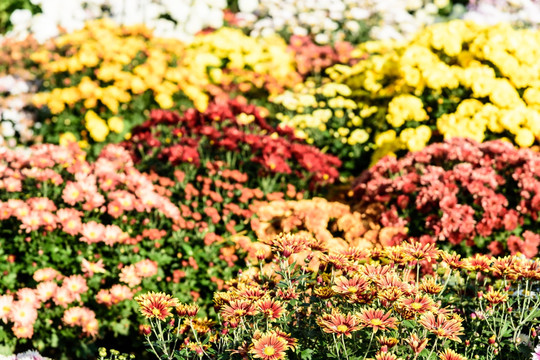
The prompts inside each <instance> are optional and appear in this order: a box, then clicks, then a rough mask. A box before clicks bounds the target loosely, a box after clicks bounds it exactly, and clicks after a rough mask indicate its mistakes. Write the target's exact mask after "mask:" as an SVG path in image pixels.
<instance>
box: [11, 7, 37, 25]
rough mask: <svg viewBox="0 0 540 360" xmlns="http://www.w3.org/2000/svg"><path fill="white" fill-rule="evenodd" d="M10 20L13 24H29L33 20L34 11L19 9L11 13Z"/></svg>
mask: <svg viewBox="0 0 540 360" xmlns="http://www.w3.org/2000/svg"><path fill="white" fill-rule="evenodd" d="M9 20H10V21H11V23H12V24H13V26H21V25H22V26H27V25H28V23H30V20H32V12H31V11H30V10H28V9H17V10H15V11H14V12H13V13H12V14H11V16H10V17H9Z"/></svg>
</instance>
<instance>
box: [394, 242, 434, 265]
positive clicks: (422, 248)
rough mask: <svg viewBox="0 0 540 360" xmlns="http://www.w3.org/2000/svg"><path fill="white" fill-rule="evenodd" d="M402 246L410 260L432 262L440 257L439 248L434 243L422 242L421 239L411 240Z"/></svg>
mask: <svg viewBox="0 0 540 360" xmlns="http://www.w3.org/2000/svg"><path fill="white" fill-rule="evenodd" d="M401 248H402V251H403V253H404V254H405V255H406V256H408V257H409V259H410V260H416V261H421V260H426V261H428V262H432V261H435V260H437V259H438V258H439V250H438V249H437V246H436V245H435V244H433V243H428V244H422V243H421V242H419V241H411V242H407V243H403V244H402V246H401Z"/></svg>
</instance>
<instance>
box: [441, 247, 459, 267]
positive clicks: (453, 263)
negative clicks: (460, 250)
mask: <svg viewBox="0 0 540 360" xmlns="http://www.w3.org/2000/svg"><path fill="white" fill-rule="evenodd" d="M440 255H441V259H442V261H443V262H445V263H446V264H448V266H450V268H451V269H455V270H456V269H462V268H463V267H465V263H464V262H463V260H461V255H458V254H456V253H455V252H454V253H452V254H449V253H447V252H446V251H441V252H440Z"/></svg>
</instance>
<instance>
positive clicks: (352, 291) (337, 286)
mask: <svg viewBox="0 0 540 360" xmlns="http://www.w3.org/2000/svg"><path fill="white" fill-rule="evenodd" d="M367 287H368V282H367V281H366V279H365V278H364V277H362V276H361V275H358V274H355V275H353V277H351V278H347V277H345V276H340V277H338V278H337V279H336V280H335V281H334V285H333V286H332V290H333V291H334V292H336V293H338V294H340V295H344V296H345V297H347V298H350V299H353V300H354V298H355V297H356V294H360V293H362V292H364V291H365V290H366V289H367Z"/></svg>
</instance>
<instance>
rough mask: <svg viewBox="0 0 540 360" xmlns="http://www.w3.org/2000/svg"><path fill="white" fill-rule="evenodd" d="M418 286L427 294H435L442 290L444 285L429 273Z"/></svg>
mask: <svg viewBox="0 0 540 360" xmlns="http://www.w3.org/2000/svg"><path fill="white" fill-rule="evenodd" d="M418 288H419V289H420V290H422V291H423V292H425V293H426V294H431V295H435V294H438V293H440V292H441V291H442V289H443V286H442V285H441V284H438V283H437V279H435V278H434V277H433V276H430V275H428V276H425V277H424V278H423V279H422V281H421V282H420V285H419V286H418Z"/></svg>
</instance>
